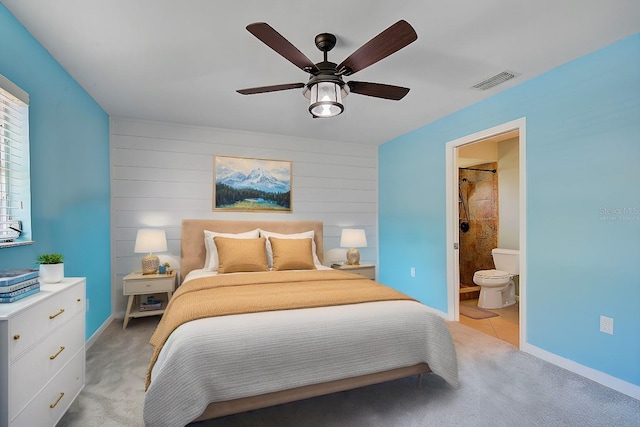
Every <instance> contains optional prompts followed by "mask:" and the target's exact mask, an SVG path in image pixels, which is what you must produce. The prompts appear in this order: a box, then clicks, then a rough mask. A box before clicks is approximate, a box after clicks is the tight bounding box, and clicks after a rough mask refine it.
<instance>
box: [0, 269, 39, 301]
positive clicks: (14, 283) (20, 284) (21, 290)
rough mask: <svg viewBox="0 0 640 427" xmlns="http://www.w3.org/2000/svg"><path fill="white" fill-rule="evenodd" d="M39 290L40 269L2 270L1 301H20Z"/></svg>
mask: <svg viewBox="0 0 640 427" xmlns="http://www.w3.org/2000/svg"><path fill="white" fill-rule="evenodd" d="M38 292H40V282H39V281H38V270H0V303H8V302H14V301H18V300H21V299H22V298H26V297H28V296H29V295H33V294H37V293H38Z"/></svg>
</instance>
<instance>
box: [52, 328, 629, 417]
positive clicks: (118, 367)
mask: <svg viewBox="0 0 640 427" xmlns="http://www.w3.org/2000/svg"><path fill="white" fill-rule="evenodd" d="M157 321H158V318H157V317H149V318H142V319H134V320H133V321H132V322H131V323H130V324H129V327H128V328H127V329H126V330H124V331H123V330H122V320H116V321H114V322H113V323H112V324H111V325H110V326H109V327H108V328H107V330H106V331H105V332H104V334H103V335H102V336H101V337H100V338H98V340H97V341H96V342H95V344H94V345H93V346H92V348H91V349H89V351H88V352H87V385H86V387H85V389H84V390H83V391H82V393H81V394H80V397H79V405H78V406H79V409H78V410H76V411H75V412H68V413H67V414H66V415H65V416H64V417H63V418H62V420H61V422H60V423H59V424H58V427H71V426H74V427H121V426H127V427H136V426H142V425H143V421H142V405H143V401H144V391H143V390H144V376H145V371H146V368H147V365H148V362H149V358H150V356H151V346H149V345H148V344H147V341H148V339H149V337H150V336H151V333H152V332H153V329H154V327H155V325H156V324H157ZM449 328H450V330H451V332H452V335H453V337H454V340H455V343H456V349H457V352H458V362H459V369H460V383H461V385H460V387H459V388H457V389H453V388H451V387H450V386H449V385H447V384H446V383H445V382H444V381H443V380H442V379H440V378H439V377H437V376H435V375H433V374H429V375H426V376H425V377H424V381H423V387H422V388H419V387H418V386H417V381H416V378H409V379H403V380H397V381H391V382H388V383H384V384H378V385H374V386H369V387H364V388H360V389H357V390H351V391H346V392H342V393H335V394H332V395H328V396H321V397H317V398H313V399H307V400H303V401H300V402H294V403H289V404H285V405H279V406H275V407H272V408H266V409H261V410H257V411H251V412H247V413H243V414H238V415H232V416H228V417H223V418H219V419H216V420H209V421H205V422H201V423H197V424H192V426H193V427H249V426H277V427H300V426H305V427H329V426H349V427H377V426H379V427H391V426H393V427H398V426H401V427H404V426H407V427H427V426H438V427H442V426H445V427H446V426H465V427H467V426H472V427H475V426H478V427H484V426H487V427H489V426H491V427H500V426H519V427H528V426H536V427H538V426H554V427H558V426H593V427H603V426H618V427H625V426H629V427H631V426H633V427H637V426H640V401H638V400H635V399H633V398H631V397H628V396H626V395H624V394H621V393H618V392H616V391H614V390H611V389H609V388H607V387H604V386H601V385H599V384H597V383H594V382H592V381H590V380H588V379H585V378H583V377H581V376H579V375H576V374H573V373H571V372H568V371H566V370H564V369H562V368H559V367H557V366H554V365H551V364H549V363H547V362H544V361H542V360H540V359H537V358H535V357H533V356H530V355H528V354H526V353H523V352H521V351H519V350H517V349H516V348H515V347H513V346H512V345H510V344H508V343H506V342H503V341H500V340H498V339H496V338H493V337H490V336H488V335H484V334H482V333H480V332H477V331H475V330H473V329H471V328H468V327H466V326H464V325H461V324H459V323H450V324H449ZM150 427H152V426H150Z"/></svg>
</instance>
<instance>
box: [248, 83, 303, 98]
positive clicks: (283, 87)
mask: <svg viewBox="0 0 640 427" xmlns="http://www.w3.org/2000/svg"><path fill="white" fill-rule="evenodd" d="M303 87H304V83H287V84H283V85H273V86H261V87H250V88H248V89H238V90H237V91H236V92H238V93H241V94H242V95H253V94H256V93H265V92H276V91H278V90H289V89H300V88H303Z"/></svg>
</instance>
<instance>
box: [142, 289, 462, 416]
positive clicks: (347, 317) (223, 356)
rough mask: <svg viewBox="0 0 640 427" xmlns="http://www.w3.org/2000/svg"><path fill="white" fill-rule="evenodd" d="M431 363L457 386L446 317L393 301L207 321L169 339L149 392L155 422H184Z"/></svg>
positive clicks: (149, 407) (149, 408) (146, 406)
mask: <svg viewBox="0 0 640 427" xmlns="http://www.w3.org/2000/svg"><path fill="white" fill-rule="evenodd" d="M421 362H426V363H427V364H428V365H429V367H430V368H431V370H432V371H433V372H434V373H435V374H437V375H439V376H441V377H442V378H444V379H445V380H446V381H447V382H448V383H449V384H451V385H452V386H457V384H458V369H457V361H456V355H455V349H454V345H453V341H452V339H451V335H450V333H449V331H448V329H447V327H446V325H445V323H444V321H443V320H442V319H440V318H439V317H438V316H436V315H434V314H432V313H430V312H429V311H428V309H427V308H426V307H425V306H424V305H422V304H420V303H417V302H413V301H385V302H374V303H363V304H353V305H344V306H338V307H322V308H310V309H299V310H285V311H276V312H265V313H252V314H242V315H232V316H222V317H215V318H208V319H200V320H195V321H192V322H189V323H187V324H184V325H182V326H180V327H179V328H178V329H176V330H175V331H174V333H173V334H172V335H171V336H170V337H169V339H168V340H167V342H166V343H165V345H164V347H163V349H162V351H161V353H160V355H159V358H158V361H157V362H156V364H155V366H154V368H153V371H152V381H151V385H150V387H149V389H148V390H147V392H146V395H145V403H144V421H145V425H147V426H150V427H151V426H153V427H165V426H166V427H175V426H184V425H186V424H187V423H189V422H190V421H192V420H193V419H195V418H197V417H198V416H199V415H200V414H201V413H202V412H203V411H204V409H205V408H206V406H207V405H208V404H209V403H210V402H215V401H225V400H230V399H236V398H241V397H247V396H253V395H259V394H264V393H269V392H274V391H280V390H284V389H289V388H294V387H300V386H305V385H310V384H317V383H322V382H327V381H332V380H337V379H341V378H346V377H353V376H358V375H365V374H371V373H376V372H381V371H385V370H389V369H394V368H400V367H406V366H411V365H415V364H417V363H421Z"/></svg>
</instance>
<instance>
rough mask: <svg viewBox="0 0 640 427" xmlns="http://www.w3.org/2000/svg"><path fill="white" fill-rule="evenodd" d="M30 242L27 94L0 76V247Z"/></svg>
mask: <svg viewBox="0 0 640 427" xmlns="http://www.w3.org/2000/svg"><path fill="white" fill-rule="evenodd" d="M26 243H31V186H30V176H29V95H28V94H27V93H26V92H24V91H23V90H22V89H20V88H19V87H17V86H16V85H14V84H13V83H12V82H11V81H9V80H8V79H7V78H5V77H4V76H2V75H0V247H7V246H15V245H20V244H26Z"/></svg>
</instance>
